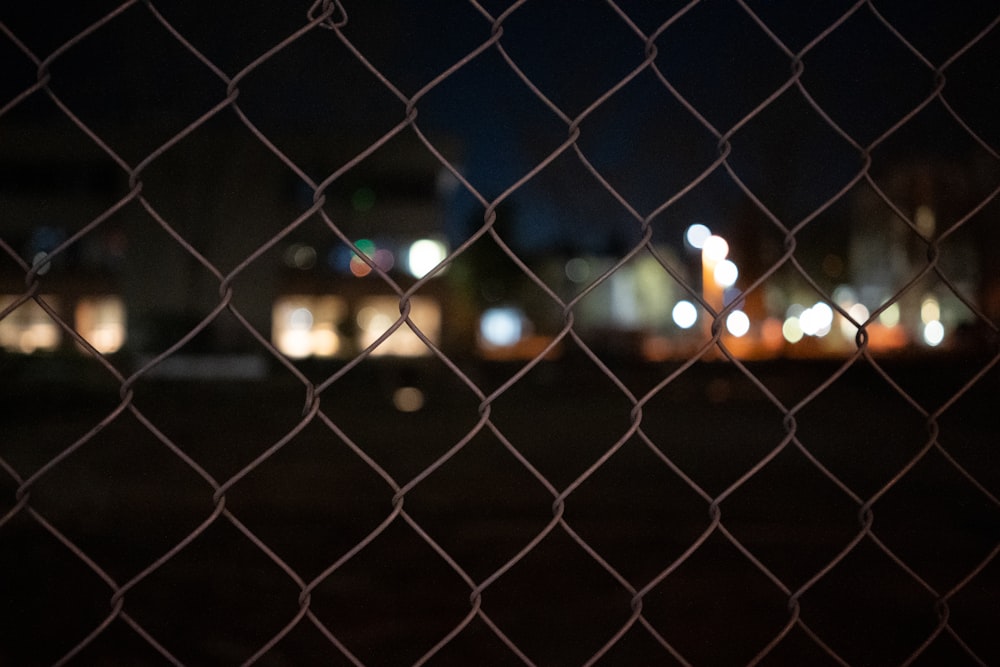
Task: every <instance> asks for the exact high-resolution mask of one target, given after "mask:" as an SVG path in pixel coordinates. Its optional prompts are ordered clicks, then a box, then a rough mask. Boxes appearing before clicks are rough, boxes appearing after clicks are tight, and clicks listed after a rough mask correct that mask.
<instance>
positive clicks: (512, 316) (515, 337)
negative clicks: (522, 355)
mask: <svg viewBox="0 0 1000 667" xmlns="http://www.w3.org/2000/svg"><path fill="white" fill-rule="evenodd" d="M522 328H523V325H522V319H521V311H519V310H517V309H516V308H490V309H488V310H487V311H485V312H484V313H483V316H482V317H481V318H480V320H479V334H480V335H481V336H482V337H483V341H485V342H486V343H487V344H488V345H493V346H494V347H508V346H510V345H514V344H515V343H517V342H518V341H519V340H521V333H522Z"/></svg>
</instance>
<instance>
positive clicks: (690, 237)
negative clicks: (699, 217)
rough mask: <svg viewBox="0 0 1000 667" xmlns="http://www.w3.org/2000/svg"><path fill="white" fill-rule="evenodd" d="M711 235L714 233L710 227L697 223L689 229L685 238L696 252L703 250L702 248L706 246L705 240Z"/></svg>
mask: <svg viewBox="0 0 1000 667" xmlns="http://www.w3.org/2000/svg"><path fill="white" fill-rule="evenodd" d="M711 235H712V232H711V230H709V228H708V227H706V226H705V225H702V224H700V223H695V224H693V225H691V226H690V227H688V228H687V232H685V234H684V238H685V239H686V240H687V242H688V245H689V246H691V247H692V248H695V249H696V250H701V248H702V246H704V245H705V240H706V239H708V237H709V236H711Z"/></svg>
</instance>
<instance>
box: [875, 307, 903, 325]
mask: <svg viewBox="0 0 1000 667" xmlns="http://www.w3.org/2000/svg"><path fill="white" fill-rule="evenodd" d="M878 320H879V322H881V323H882V324H884V325H885V326H887V327H889V328H890V329H891V328H892V327H894V326H896V325H897V324H899V304H896V303H894V304H892V305H890V306H889V307H888V308H886V309H885V310H883V311H882V314H881V315H879V316H878Z"/></svg>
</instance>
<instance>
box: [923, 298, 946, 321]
mask: <svg viewBox="0 0 1000 667" xmlns="http://www.w3.org/2000/svg"><path fill="white" fill-rule="evenodd" d="M940 319H941V306H940V305H938V300H937V299H935V298H934V297H932V296H929V297H927V298H926V299H924V301H923V303H921V304H920V320H921V321H922V322H923V323H924V324H930V323H931V322H934V321H936V320H940Z"/></svg>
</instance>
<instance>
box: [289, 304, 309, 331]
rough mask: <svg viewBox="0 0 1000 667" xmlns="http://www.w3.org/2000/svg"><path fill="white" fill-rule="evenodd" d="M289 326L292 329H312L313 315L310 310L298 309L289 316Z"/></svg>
mask: <svg viewBox="0 0 1000 667" xmlns="http://www.w3.org/2000/svg"><path fill="white" fill-rule="evenodd" d="M288 325H289V326H290V327H291V328H292V329H305V330H309V329H312V325H313V314H312V313H311V312H310V311H309V309H308V308H296V309H295V310H293V311H292V312H291V313H289V314H288Z"/></svg>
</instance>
